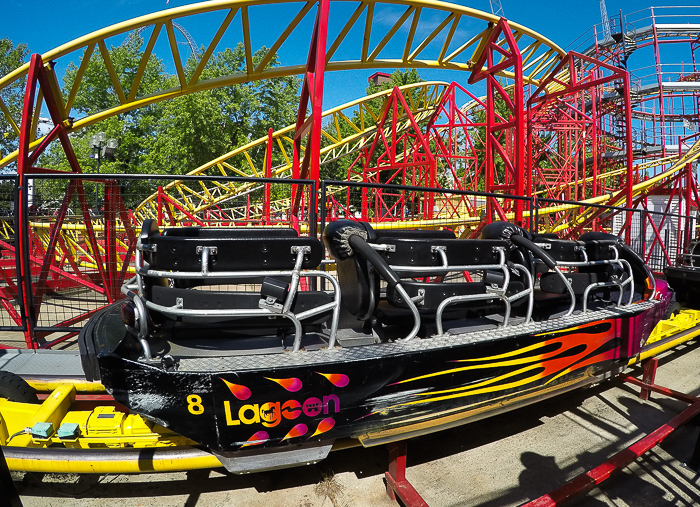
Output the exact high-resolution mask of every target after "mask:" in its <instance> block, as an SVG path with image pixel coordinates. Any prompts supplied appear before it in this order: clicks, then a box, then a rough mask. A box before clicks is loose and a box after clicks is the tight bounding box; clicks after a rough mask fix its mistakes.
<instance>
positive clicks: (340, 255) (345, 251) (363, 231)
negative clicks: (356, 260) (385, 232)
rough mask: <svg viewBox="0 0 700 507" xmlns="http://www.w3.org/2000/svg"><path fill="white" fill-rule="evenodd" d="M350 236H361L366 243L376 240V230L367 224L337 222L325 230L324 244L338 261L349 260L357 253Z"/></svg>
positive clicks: (348, 221)
mask: <svg viewBox="0 0 700 507" xmlns="http://www.w3.org/2000/svg"><path fill="white" fill-rule="evenodd" d="M350 236H360V237H361V238H362V239H364V240H365V241H367V240H370V239H372V238H374V229H372V226H370V225H369V224H368V223H366V222H354V221H352V220H335V221H333V222H331V223H329V224H328V225H326V228H325V229H324V230H323V243H324V244H325V245H326V248H327V249H328V253H330V254H331V257H333V258H334V259H335V260H337V261H344V260H345V259H349V258H350V257H352V256H353V255H355V252H353V249H352V247H351V246H350V242H349V241H348V240H349V239H350Z"/></svg>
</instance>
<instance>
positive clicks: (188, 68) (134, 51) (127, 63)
mask: <svg viewBox="0 0 700 507" xmlns="http://www.w3.org/2000/svg"><path fill="white" fill-rule="evenodd" d="M142 45H143V39H142V38H141V37H140V36H132V37H130V38H129V39H128V42H127V43H126V44H123V45H122V46H119V47H112V48H111V49H110V51H109V53H110V59H111V61H112V64H113V65H114V68H115V71H116V74H117V76H118V77H119V80H120V84H121V87H122V89H123V90H124V92H125V94H128V93H129V91H130V89H131V86H132V85H133V82H134V76H135V73H136V70H137V68H138V65H139V63H140V60H141V57H142V53H141V52H140V49H141V46H142ZM267 51H268V50H267V49H266V48H261V49H260V50H258V51H257V52H256V53H255V55H254V62H256V63H257V62H259V61H260V60H261V59H262V58H263V57H264V55H265V54H266V53H267ZM197 65H198V62H197V61H196V60H194V58H190V60H189V61H188V62H187V63H186V65H185V72H186V74H187V75H188V76H189V75H191V74H192V73H193V72H194V69H195V68H196V66H197ZM277 65H279V60H278V58H277V57H276V56H275V57H273V58H272V59H271V60H270V62H269V63H268V67H270V66H277ZM77 72H78V66H77V65H75V64H71V65H69V66H68V68H67V70H66V74H65V78H64V94H66V95H67V94H68V91H69V90H70V89H71V88H72V86H73V82H74V80H75V78H76V75H77ZM241 72H245V52H244V48H243V46H242V44H239V45H238V46H237V47H236V48H234V49H226V50H224V51H222V52H220V53H218V54H216V55H213V56H212V58H211V60H210V61H209V62H208V63H207V65H206V67H205V69H204V71H203V72H202V75H201V77H200V79H205V80H206V79H214V78H217V77H221V76H227V75H231V74H236V73H241ZM177 83H178V81H177V77H176V76H174V75H171V74H168V73H167V72H165V71H164V66H163V63H162V61H161V60H160V59H159V58H158V57H157V56H156V55H151V57H150V60H149V62H148V65H147V67H146V72H145V73H144V75H143V78H142V80H141V82H140V85H139V89H138V94H137V96H145V95H148V94H150V93H153V92H155V91H158V90H164V89H167V88H171V87H175V86H177ZM299 83H300V80H299V79H298V78H296V77H284V78H275V79H268V80H263V81H258V82H254V83H243V84H239V85H234V86H228V87H224V88H216V89H212V90H208V91H203V92H198V93H193V94H189V95H184V96H181V97H177V98H174V99H172V100H169V101H164V102H159V103H155V104H151V105H149V106H146V107H141V108H139V109H134V110H132V111H128V112H126V113H123V114H120V115H117V116H113V117H111V118H109V119H107V120H104V121H101V122H100V123H98V124H96V125H93V126H91V127H88V128H85V129H83V130H81V131H79V132H75V133H74V134H72V135H71V143H72V145H73V149H74V151H75V152H76V156H77V157H78V160H79V162H80V165H81V167H82V169H83V171H84V172H94V171H95V168H96V163H95V162H94V161H92V160H90V158H89V156H90V152H91V150H90V148H89V144H88V143H89V139H90V136H91V135H93V134H95V133H96V132H98V131H102V132H105V133H106V134H107V137H108V138H115V139H118V140H119V141H120V146H119V149H118V150H117V155H116V158H115V160H114V161H111V162H109V161H103V162H102V164H101V166H100V172H101V173H144V174H146V173H147V174H184V173H186V172H189V171H191V170H193V169H195V168H197V167H199V166H200V165H202V164H204V163H206V162H209V161H210V160H212V159H213V158H216V157H218V156H220V155H223V154H224V153H226V152H228V151H231V150H233V149H235V148H236V147H238V146H240V145H242V144H245V143H247V142H249V141H250V140H252V139H256V138H259V137H262V136H264V135H266V134H267V129H268V128H269V127H272V128H275V129H277V128H281V127H283V126H286V125H288V124H289V123H292V122H293V121H294V119H295V118H296V104H297V102H298V98H297V94H298V89H299ZM117 105H118V99H117V95H116V93H115V92H114V86H113V83H112V81H111V79H110V78H109V74H108V72H107V70H106V66H105V63H104V61H103V59H102V57H101V55H100V54H99V53H95V54H93V55H92V58H91V60H90V62H89V64H88V66H87V69H86V72H85V75H84V76H83V80H82V81H81V85H80V88H79V90H78V93H77V96H76V98H75V101H74V103H73V109H74V110H75V111H77V112H79V113H81V115H89V114H94V113H96V112H98V111H102V110H105V109H108V108H110V107H114V106H117ZM254 155H256V154H254ZM257 156H260V157H262V156H263V154H262V153H261V154H258V155H257ZM41 163H42V164H44V165H45V166H46V167H52V168H57V169H63V170H68V169H69V165H68V162H67V160H66V159H65V156H64V154H63V150H62V149H61V147H60V145H57V143H54V144H53V145H52V149H51V150H50V151H49V152H48V153H47V155H46V156H45V157H44V158H43V159H42V161H41ZM158 183H159V182H156V181H153V180H150V181H145V180H141V181H133V182H130V183H129V189H128V190H129V191H128V192H127V194H128V195H130V196H131V197H128V198H127V201H128V202H127V206H130V205H135V204H137V203H138V202H140V201H141V200H142V199H143V198H144V197H145V196H146V194H149V193H151V192H152V191H153V190H154V186H155V185H157V184H158ZM42 188H43V192H44V193H45V194H46V195H45V197H46V198H53V195H49V194H58V193H59V191H58V190H56V191H54V190H51V189H50V187H49V186H44V187H42ZM86 188H88V185H86ZM87 192H88V194H89V193H90V192H91V189H90V188H88V190H87Z"/></svg>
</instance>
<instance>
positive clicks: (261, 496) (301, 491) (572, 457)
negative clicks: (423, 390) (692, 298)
mask: <svg viewBox="0 0 700 507" xmlns="http://www.w3.org/2000/svg"><path fill="white" fill-rule="evenodd" d="M682 349H683V350H681V351H678V352H674V353H670V354H667V355H666V356H664V357H663V358H662V360H661V367H660V369H659V373H658V375H657V383H659V384H660V385H664V386H667V387H671V388H673V389H676V390H678V391H682V392H686V393H690V394H694V395H700V366H699V365H700V346H698V344H697V343H691V344H690V345H688V346H684V347H682ZM637 391H638V390H637V389H636V388H632V387H630V386H628V385H625V384H622V383H621V382H618V381H609V382H605V383H603V384H602V385H600V386H597V387H593V388H589V389H585V390H579V391H576V392H573V393H569V394H565V395H561V396H560V397H558V398H554V399H552V400H548V401H544V402H541V403H538V404H536V405H533V406H531V407H527V408H524V409H520V410H517V411H514V412H510V413H507V414H503V415H500V416H497V417H493V418H490V419H487V420H485V421H480V422H476V423H472V424H469V425H465V426H462V427H459V428H455V429H452V430H448V431H443V432H440V433H437V434H434V435H430V436H426V437H421V438H417V439H414V440H411V441H410V442H409V443H408V465H409V468H408V471H407V477H408V479H409V480H410V481H411V483H412V484H413V485H414V486H415V488H416V489H417V490H418V492H419V493H420V494H421V495H422V496H423V498H424V499H425V500H426V501H427V502H428V504H429V505H431V506H432V507H440V506H443V507H448V506H450V507H451V506H476V505H481V506H488V507H506V506H514V505H520V504H522V503H524V502H526V501H528V500H531V499H534V498H537V497H539V496H541V495H543V494H546V493H548V492H549V491H551V490H553V489H555V488H557V487H559V486H561V485H562V484H564V483H565V482H566V481H567V480H569V479H571V478H573V477H575V476H577V475H578V474H580V473H582V472H584V471H586V470H588V469H590V468H592V467H594V466H597V465H599V464H601V463H603V462H604V461H605V460H606V459H607V458H608V457H610V456H611V455H613V454H615V453H616V452H619V451H620V450H622V449H623V448H625V447H626V446H628V445H630V444H631V443H632V442H634V441H636V440H637V439H639V438H640V437H642V436H644V434H647V433H649V432H651V431H653V430H654V429H656V428H657V427H659V426H660V425H661V424H663V423H665V422H667V421H668V420H669V419H671V418H672V417H673V416H674V415H676V414H677V413H679V412H680V411H681V410H683V409H684V408H685V407H686V406H687V405H686V404H684V403H681V402H678V401H675V400H671V399H669V398H665V397H662V396H659V395H653V396H652V399H651V400H650V401H642V400H641V399H640V398H639V397H638V392H637ZM698 422H700V421H698ZM699 433H700V428H699V427H698V425H697V424H692V423H691V424H689V425H687V426H684V427H682V428H681V429H679V430H678V431H676V432H675V433H674V434H672V435H671V436H670V437H669V438H667V439H666V440H665V441H664V442H663V443H662V444H661V445H660V446H657V447H656V448H654V449H653V450H652V451H650V452H649V453H647V454H646V455H644V456H643V457H641V458H639V459H637V460H636V462H635V463H633V464H632V465H631V466H629V467H627V468H626V469H624V470H623V471H622V472H621V473H620V474H618V475H616V476H614V477H613V478H612V479H610V480H609V481H606V482H605V483H604V484H603V485H602V486H601V487H599V488H596V489H594V490H592V491H591V492H590V493H589V494H588V495H587V496H585V497H583V498H581V499H579V500H577V501H574V502H571V503H570V504H568V505H574V506H594V507H597V506H607V505H614V506H629V507H637V506H644V507H655V506H659V507H661V506H668V505H673V506H697V505H700V475H698V474H697V473H695V472H694V471H692V470H690V469H689V468H687V467H686V466H685V465H684V463H686V462H687V461H689V460H690V457H691V455H692V452H693V448H694V446H695V443H696V441H697V439H698V437H699V435H698V434H699ZM387 462H388V454H387V450H386V448H384V447H377V448H370V449H362V448H354V449H349V450H344V451H338V452H335V453H332V454H331V456H330V457H329V458H328V459H327V460H325V461H324V462H322V463H319V464H318V465H313V466H308V467H302V468H295V469H289V470H282V471H277V472H267V473H260V474H252V475H244V476H236V475H232V474H228V473H226V472H225V471H223V469H217V470H211V471H210V470H206V471H192V472H182V473H162V474H142V475H106V476H101V475H60V474H36V473H18V472H13V476H14V478H15V480H16V482H15V484H16V485H17V488H18V490H19V492H20V495H21V498H22V501H23V503H24V505H25V506H26V507H35V506H37V507H38V506H41V507H44V506H61V507H63V506H70V507H72V506H81V507H82V506H86V507H93V506H94V507H98V506H99V507H103V506H104V505H106V504H108V505H110V507H121V506H158V507H170V506H173V507H174V506H186V507H191V506H195V505H197V506H221V505H226V506H234V507H235V506H246V507H277V506H289V507H341V506H342V507H364V506H367V507H370V506H371V507H374V506H377V507H381V506H387V507H388V506H392V505H397V504H395V503H393V502H391V501H390V500H389V499H388V497H387V496H386V493H385V486H384V482H383V477H384V471H385V470H386V466H387Z"/></svg>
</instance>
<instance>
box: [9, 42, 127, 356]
mask: <svg viewBox="0 0 700 507" xmlns="http://www.w3.org/2000/svg"><path fill="white" fill-rule="evenodd" d="M50 65H51V64H49V68H50ZM55 79H56V77H55V74H54V73H53V72H51V71H49V70H47V68H46V67H45V64H44V62H43V61H42V59H41V56H40V55H38V54H34V55H32V58H31V62H30V68H29V72H28V75H27V85H26V91H25V96H24V104H23V109H22V125H21V129H20V141H19V157H18V160H17V173H18V175H19V177H20V181H21V183H20V185H21V188H20V189H19V192H18V194H19V198H18V215H17V216H18V226H17V228H16V235H17V245H18V249H17V257H18V262H17V264H18V266H19V275H18V276H19V280H18V284H17V289H18V291H19V292H20V294H18V295H19V296H20V297H21V302H22V304H21V305H20V308H21V315H20V317H21V324H22V327H23V328H24V336H25V342H26V345H27V347H28V348H39V347H40V346H41V347H46V346H51V345H54V344H56V343H60V342H61V341H63V340H64V339H65V338H66V337H63V338H58V339H56V340H53V341H52V342H50V343H49V344H44V345H40V339H41V338H43V337H45V336H46V335H47V334H50V333H47V332H45V331H43V332H37V331H36V329H35V328H36V323H37V321H38V316H39V311H40V308H41V303H42V299H43V296H44V295H45V294H46V293H47V292H48V290H49V289H51V287H50V282H49V274H52V275H53V276H54V278H55V277H56V276H60V277H61V278H64V279H67V280H70V281H72V282H73V283H77V284H78V285H82V286H90V287H92V288H93V289H94V290H96V291H97V292H100V293H103V294H104V295H105V296H106V297H107V302H108V303H111V302H113V301H116V300H117V299H119V298H120V297H121V295H120V289H121V285H122V282H123V280H124V277H125V275H126V266H127V265H128V263H129V261H130V258H131V255H132V254H133V249H134V248H135V244H136V235H135V233H134V231H133V228H132V227H131V223H132V221H131V219H130V217H129V215H128V213H127V211H126V209H125V207H124V204H123V202H122V200H121V196H120V193H119V188H118V186H117V184H116V183H115V182H110V181H107V182H105V198H106V199H105V234H104V241H103V242H101V243H100V242H98V240H97V235H96V232H95V230H94V228H93V223H92V218H91V216H90V209H89V205H88V204H87V201H86V199H85V190H84V188H83V181H82V180H71V181H70V182H69V183H68V188H67V191H66V193H65V195H64V197H63V202H62V203H61V206H60V207H59V209H58V211H57V216H56V220H55V222H54V223H53V224H52V225H51V228H50V231H49V241H48V245H47V247H46V248H45V249H44V248H43V247H42V246H41V243H40V242H39V241H38V240H37V239H36V238H33V232H32V231H31V230H30V227H29V215H28V203H27V199H28V192H27V189H26V188H24V187H25V185H26V184H27V181H28V178H30V177H40V176H41V175H42V174H65V173H63V172H61V171H55V170H51V169H45V168H41V167H35V166H34V163H35V162H36V161H37V160H38V158H39V156H40V155H41V154H42V153H43V151H44V150H45V149H46V148H47V147H48V145H49V144H50V143H51V142H52V141H53V140H55V139H58V140H59V141H60V143H61V147H62V148H63V151H64V153H65V156H66V158H67V160H68V163H69V165H70V167H71V171H72V172H73V173H82V170H81V168H80V164H79V163H78V159H77V157H76V156H75V153H74V152H73V148H72V145H71V143H70V140H69V138H68V133H67V131H66V126H67V125H66V124H64V122H63V121H62V120H61V114H60V107H61V106H59V104H57V103H56V101H55V99H54V95H53V93H52V92H51V89H52V83H51V81H50V80H53V81H54V87H56V88H57V87H58V84H57V83H55ZM37 96H38V97H40V98H39V100H41V99H42V98H43V100H44V103H45V106H46V109H47V110H48V112H49V114H50V116H51V120H52V121H53V123H54V125H55V126H54V128H53V130H52V131H51V132H50V133H49V135H48V136H47V137H46V139H45V140H44V141H43V142H42V143H41V144H40V145H39V146H38V147H36V148H34V150H32V151H30V149H29V145H30V142H31V141H32V135H33V134H32V125H33V121H32V117H33V114H34V111H35V110H36V111H38V108H37V105H36V104H35V102H36V100H37ZM73 197H76V198H77V200H78V203H79V207H80V210H81V213H82V218H83V221H84V224H85V228H86V234H87V237H88V245H89V248H90V249H91V251H92V255H93V258H94V262H95V264H96V266H97V271H98V274H99V278H100V280H101V281H102V287H104V289H102V288H100V287H99V286H96V285H94V284H93V283H92V280H91V279H90V277H89V276H87V275H86V274H84V273H81V271H80V269H79V267H78V264H77V262H76V260H75V259H73V258H70V254H69V250H68V249H67V248H66V245H65V243H64V242H63V239H62V237H61V234H60V232H61V227H62V226H63V224H64V222H65V219H66V216H67V213H68V206H69V204H70V201H71V199H72V198H73ZM117 219H120V220H121V223H122V225H123V227H124V228H125V229H126V239H127V241H129V244H130V245H131V246H130V247H129V248H128V249H127V252H126V254H125V255H120V252H118V250H117V229H116V227H117ZM32 241H33V243H32ZM100 245H102V247H103V249H104V251H105V256H104V258H103V256H102V254H101V252H100V250H101V249H100ZM58 246H60V247H61V248H62V249H63V252H64V253H63V254H62V256H61V260H60V263H59V265H58V266H56V263H57V259H56V257H57V247H58ZM32 248H34V249H35V250H36V249H38V252H37V253H39V254H40V255H36V254H35V253H32ZM120 260H121V262H122V267H121V270H119V269H118V263H119V261H120ZM64 262H68V263H69V264H70V265H71V268H72V270H73V274H71V273H68V272H67V271H66V270H63V269H61V267H62V265H63V264H64ZM36 264H39V265H40V270H39V273H38V276H37V274H36V272H35V270H34V272H33V269H32V267H33V265H36ZM33 277H35V278H36V280H34V279H33ZM51 283H54V281H52V282H51ZM91 314H92V312H91V311H89V312H86V313H85V314H83V315H82V316H79V317H74V318H70V319H69V320H67V321H64V322H62V323H59V326H60V325H62V324H63V325H70V324H75V323H76V322H79V321H81V320H84V319H85V318H88V317H89V316H90V315H91ZM73 334H74V333H69V335H67V336H72V335H73Z"/></svg>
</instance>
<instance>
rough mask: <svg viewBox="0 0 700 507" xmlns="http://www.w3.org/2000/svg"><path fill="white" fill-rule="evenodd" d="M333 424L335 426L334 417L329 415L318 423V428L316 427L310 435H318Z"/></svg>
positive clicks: (330, 428) (328, 429)
mask: <svg viewBox="0 0 700 507" xmlns="http://www.w3.org/2000/svg"><path fill="white" fill-rule="evenodd" d="M333 426H335V419H331V418H330V417H329V418H328V419H324V420H323V421H321V422H320V423H318V428H316V431H315V432H314V434H313V435H311V437H315V436H316V435H320V434H321V433H325V432H326V431H330V430H332V429H333ZM311 437H309V438H311Z"/></svg>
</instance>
